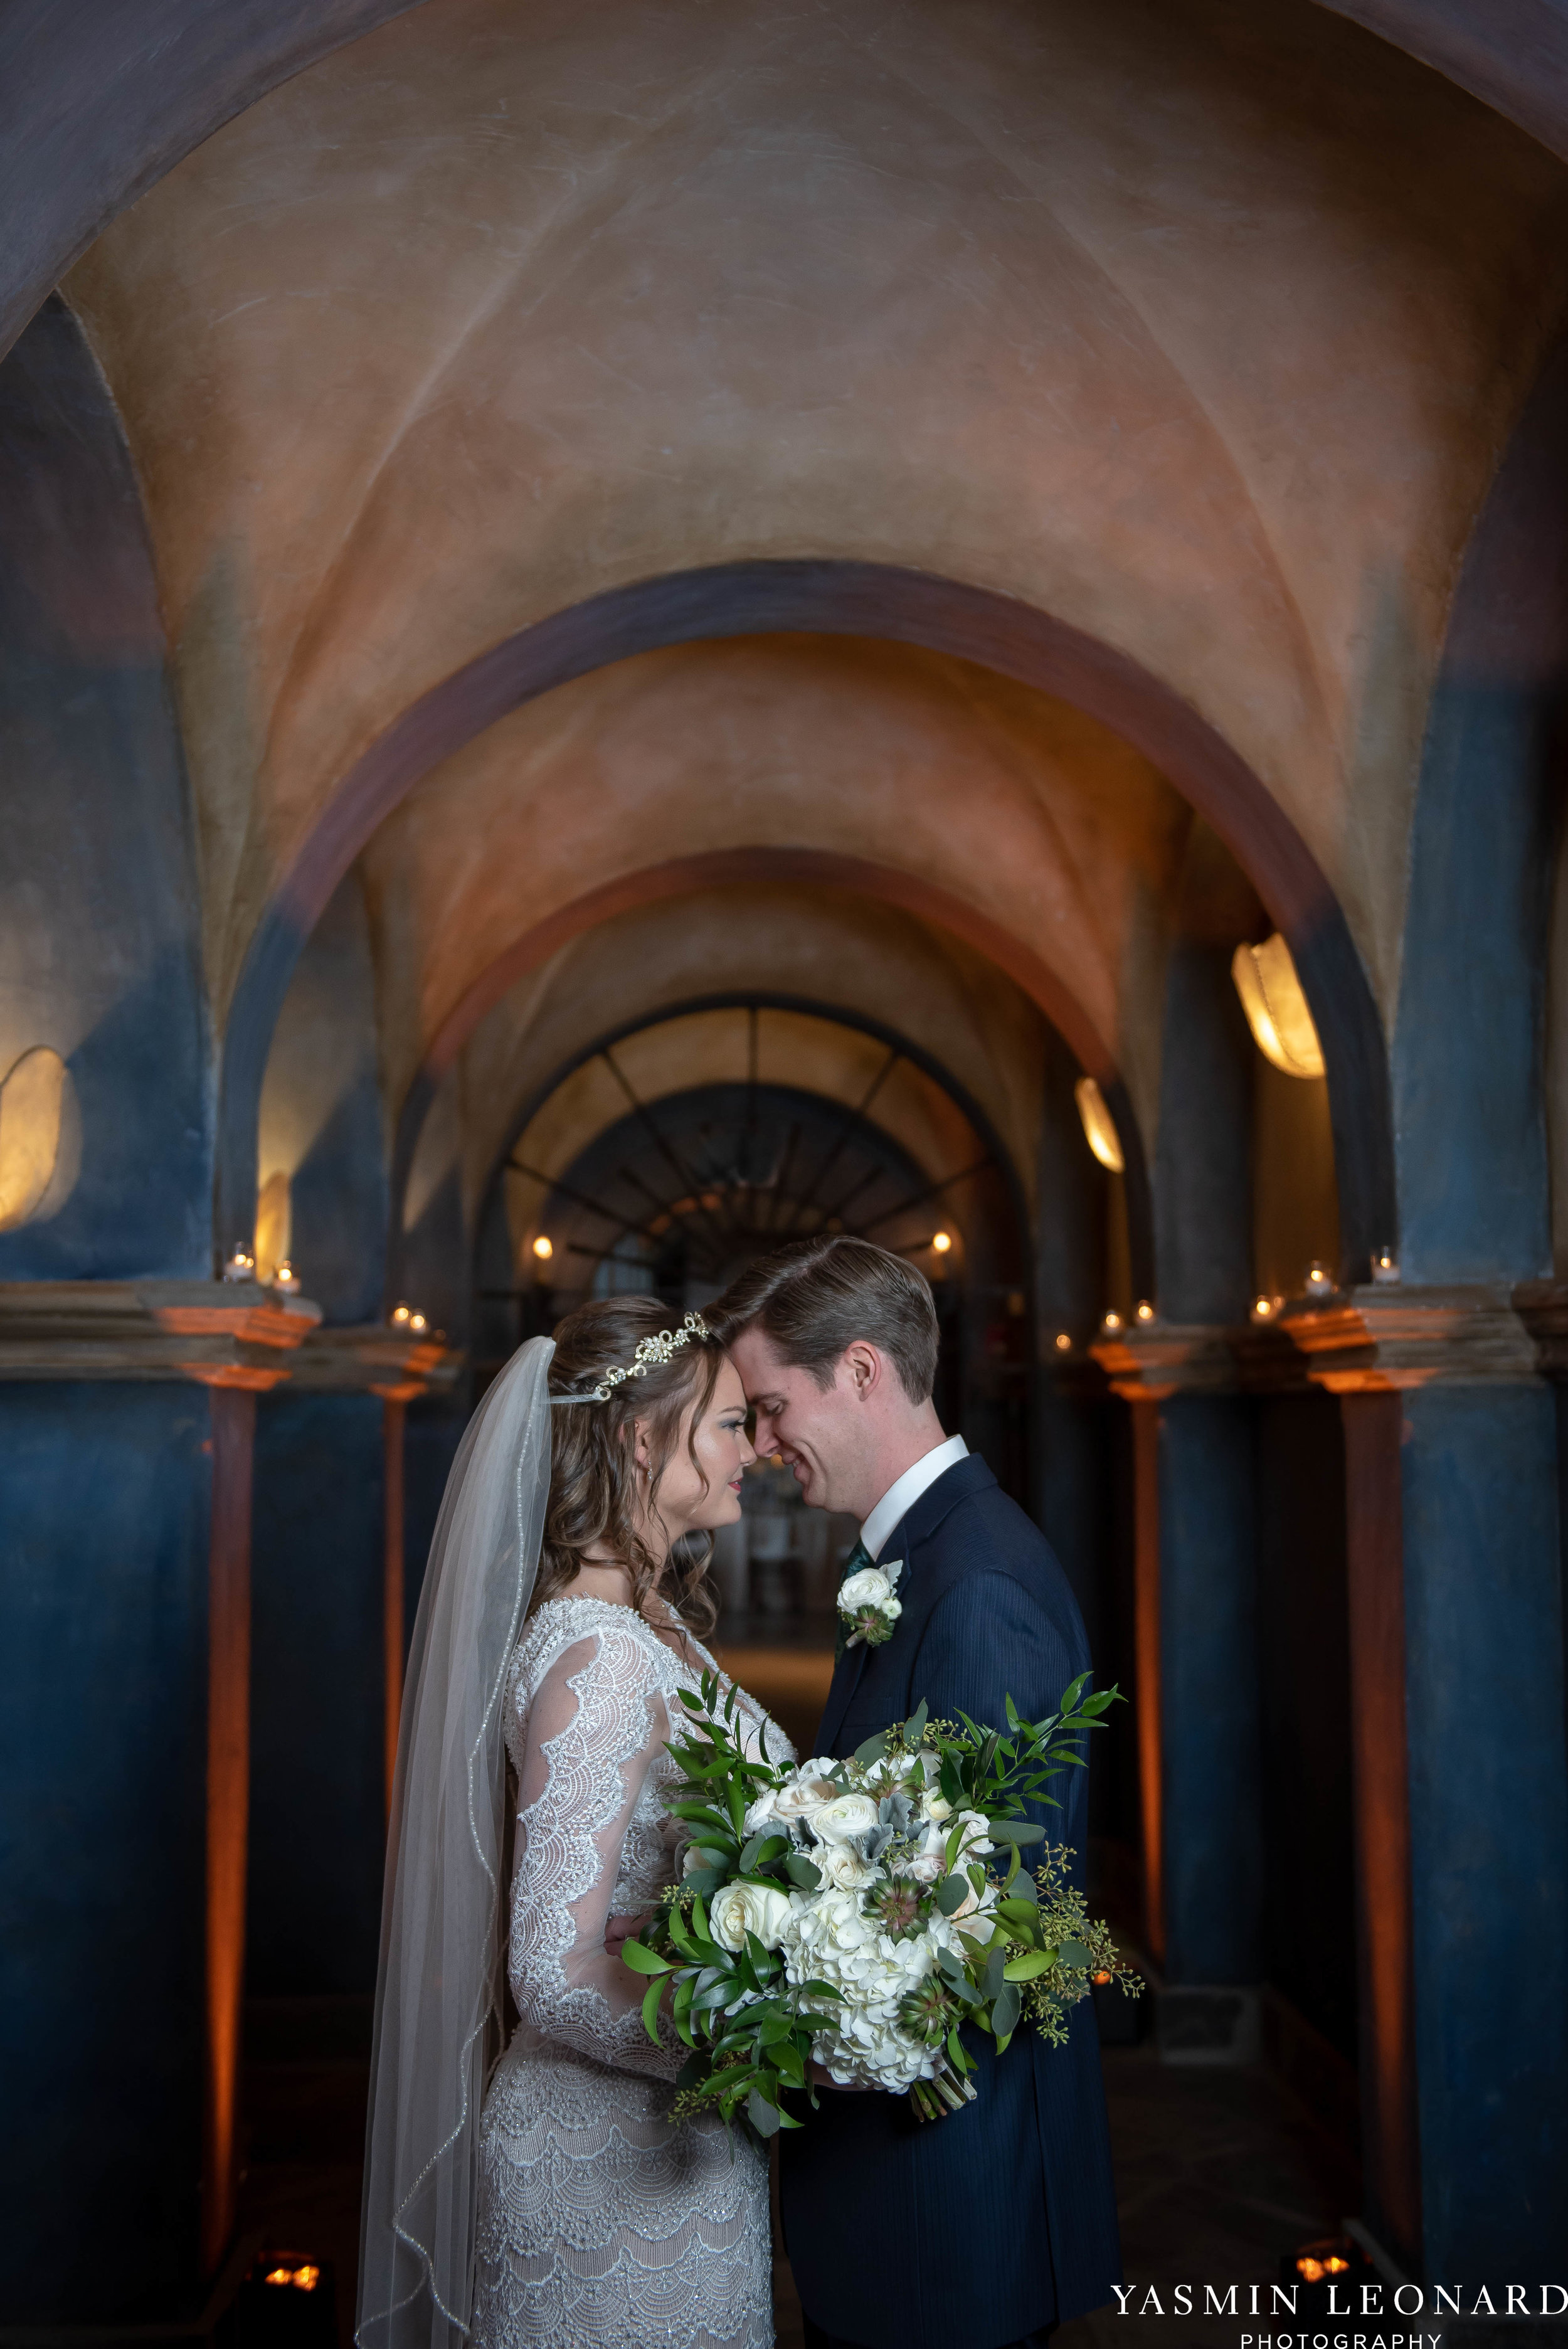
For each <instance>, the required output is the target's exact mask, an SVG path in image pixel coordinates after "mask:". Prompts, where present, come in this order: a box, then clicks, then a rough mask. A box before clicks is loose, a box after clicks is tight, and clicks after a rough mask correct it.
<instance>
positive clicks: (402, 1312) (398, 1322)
mask: <svg viewBox="0 0 1568 2349" xmlns="http://www.w3.org/2000/svg"><path fill="white" fill-rule="evenodd" d="M392 1319H393V1323H394V1325H395V1327H396V1328H397V1329H399V1330H400V1329H402V1327H403V1325H404V1323H405V1322H406V1321H407V1319H408V1308H407V1306H406V1305H395V1306H394V1307H393V1308H392Z"/></svg>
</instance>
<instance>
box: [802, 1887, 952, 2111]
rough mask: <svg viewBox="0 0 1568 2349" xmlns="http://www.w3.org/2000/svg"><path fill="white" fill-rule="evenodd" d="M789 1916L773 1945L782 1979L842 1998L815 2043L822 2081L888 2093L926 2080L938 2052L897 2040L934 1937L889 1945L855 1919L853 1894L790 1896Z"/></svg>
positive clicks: (932, 1953)
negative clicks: (828, 1989)
mask: <svg viewBox="0 0 1568 2349" xmlns="http://www.w3.org/2000/svg"><path fill="white" fill-rule="evenodd" d="M790 1910H791V1914H790V1917H789V1921H788V1923H787V1924H786V1925H785V1927H784V1929H783V1933H782V1936H781V1939H780V1943H779V1947H780V1949H781V1951H782V1952H783V1957H784V1971H785V1973H786V1976H787V1977H788V1979H789V1981H790V1982H829V1983H830V1984H831V1986H832V1987H833V1988H834V1989H835V1990H838V1991H841V1992H842V1993H843V1995H844V2004H843V2006H842V2007H841V2009H840V2010H839V2013H838V2017H837V2027H836V2028H835V2029H834V2030H833V2031H831V2032H824V2033H822V2034H821V2036H820V2038H819V2039H818V2041H817V2043H816V2050H815V2053H816V2056H817V2060H818V2062H819V2063H820V2064H824V2065H825V2066H826V2068H827V2071H828V2075H829V2076H830V2078H831V2079H834V2080H836V2081H837V2082H838V2083H839V2084H840V2085H841V2086H842V2087H855V2086H866V2087H876V2088H885V2089H889V2090H892V2091H898V2090H902V2089H904V2088H908V2087H911V2086H913V2084H914V2082H915V2081H916V2080H928V2079H930V2078H932V2076H933V2075H934V2073H935V2071H936V2069H937V2066H938V2064H939V2061H940V2050H937V2049H933V2048H929V2047H923V2046H920V2045H917V2044H915V2043H914V2042H913V2041H912V2040H911V2039H909V2038H908V2037H906V2036H905V2034H904V2032H903V2026H902V2024H901V2023H900V2020H899V2005H900V2002H901V2001H902V2000H903V1998H904V1997H905V1996H906V1995H907V1994H908V1992H910V1991H912V1990H913V1989H915V1988H916V1987H917V1986H918V1985H919V1984H920V1983H921V1982H923V1981H924V1979H925V1977H926V1975H927V1974H928V1973H930V1972H931V1971H932V1968H933V1967H934V1964H935V1962H936V1946H937V1936H936V1935H935V1934H934V1933H931V1932H926V1933H922V1934H920V1935H919V1936H918V1937H917V1938H915V1939H913V1940H903V1941H895V1940H893V1939H892V1935H891V1934H888V1933H883V1932H882V1931H881V1930H879V1929H878V1927H877V1926H876V1924H875V1923H874V1922H873V1921H872V1920H871V1919H869V1918H866V1917H862V1916H861V1902H860V1897H859V1895H858V1894H856V1893H854V1892H840V1891H832V1890H824V1891H822V1892H819V1893H816V1894H812V1895H810V1896H803V1895H801V1894H797V1895H796V1896H795V1898H794V1899H793V1900H792V1901H791V1902H790ZM944 1938H945V1937H944Z"/></svg>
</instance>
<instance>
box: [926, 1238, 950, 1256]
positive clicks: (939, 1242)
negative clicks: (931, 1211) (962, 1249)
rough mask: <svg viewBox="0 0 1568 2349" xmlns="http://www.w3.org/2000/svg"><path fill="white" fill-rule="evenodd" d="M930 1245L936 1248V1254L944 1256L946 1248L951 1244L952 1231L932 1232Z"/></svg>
mask: <svg viewBox="0 0 1568 2349" xmlns="http://www.w3.org/2000/svg"><path fill="white" fill-rule="evenodd" d="M931 1245H932V1247H934V1249H935V1250H936V1253H937V1255H938V1256H945V1255H946V1254H947V1251H948V1249H949V1248H950V1247H952V1246H953V1235H952V1233H951V1232H933V1233H932V1235H931Z"/></svg>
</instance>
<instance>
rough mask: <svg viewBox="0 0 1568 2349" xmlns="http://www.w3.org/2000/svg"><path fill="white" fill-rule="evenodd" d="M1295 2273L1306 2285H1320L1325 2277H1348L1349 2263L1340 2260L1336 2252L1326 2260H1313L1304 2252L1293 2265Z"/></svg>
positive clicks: (1308, 2253) (1309, 2254)
mask: <svg viewBox="0 0 1568 2349" xmlns="http://www.w3.org/2000/svg"><path fill="white" fill-rule="evenodd" d="M1295 2271H1296V2273H1297V2275H1298V2276H1300V2277H1301V2278H1302V2279H1303V2281H1304V2282H1306V2283H1321V2282H1323V2279H1324V2277H1325V2276H1336V2275H1348V2274H1349V2272H1350V2262H1349V2261H1348V2260H1342V2259H1341V2258H1340V2257H1339V2255H1338V2253H1337V2252H1336V2251H1335V2252H1331V2253H1330V2254H1329V2256H1328V2258H1327V2259H1326V2260H1315V2259H1314V2258H1313V2257H1312V2255H1311V2253H1310V2252H1304V2253H1303V2254H1302V2256H1301V2258H1300V2259H1299V2260H1297V2261H1296V2263H1295Z"/></svg>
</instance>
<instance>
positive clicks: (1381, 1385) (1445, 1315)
mask: <svg viewBox="0 0 1568 2349" xmlns="http://www.w3.org/2000/svg"><path fill="white" fill-rule="evenodd" d="M1278 1326H1279V1329H1280V1330H1281V1331H1282V1333H1283V1334H1284V1335H1285V1336H1287V1337H1288V1338H1289V1340H1290V1341H1291V1343H1292V1345H1293V1346H1295V1348H1296V1350H1297V1351H1298V1352H1299V1353H1301V1354H1302V1355H1303V1356H1305V1367H1306V1374H1307V1376H1308V1378H1309V1379H1310V1380H1311V1381H1312V1382H1313V1384H1314V1385H1315V1386H1320V1387H1324V1388H1326V1390H1327V1391H1328V1392H1329V1393H1331V1394H1368V1393H1387V1392H1400V1391H1403V1390H1406V1389H1408V1388H1414V1387H1426V1386H1435V1385H1442V1386H1477V1385H1494V1384H1497V1383H1500V1382H1501V1383H1507V1384H1515V1385H1517V1384H1520V1383H1522V1382H1525V1381H1530V1380H1532V1379H1533V1378H1535V1377H1536V1376H1537V1375H1538V1374H1539V1372H1540V1371H1541V1369H1542V1362H1541V1360H1540V1356H1539V1352H1538V1349H1537V1346H1536V1341H1535V1340H1534V1338H1533V1336H1532V1333H1531V1330H1530V1329H1529V1328H1528V1326H1527V1325H1526V1323H1525V1321H1524V1319H1522V1316H1521V1314H1520V1313H1519V1312H1518V1311H1517V1310H1516V1309H1515V1306H1514V1302H1513V1294H1512V1291H1511V1289H1510V1288H1506V1287H1504V1286H1501V1284H1500V1285H1498V1286H1496V1287H1491V1286H1487V1285H1484V1284H1481V1283H1475V1284H1464V1285H1458V1284H1456V1285H1455V1286H1452V1287H1445V1288H1437V1287H1434V1288H1414V1287H1412V1288H1405V1287H1402V1286H1400V1285H1398V1284H1397V1283H1388V1284H1382V1283H1377V1284H1374V1285H1372V1286H1370V1287H1367V1288H1353V1289H1350V1290H1347V1291H1346V1292H1344V1293H1342V1294H1341V1295H1340V1296H1338V1297H1336V1299H1334V1300H1333V1301H1332V1302H1329V1303H1326V1304H1324V1305H1322V1306H1318V1307H1311V1308H1305V1309H1300V1310H1297V1309H1295V1308H1293V1307H1290V1306H1287V1307H1286V1308H1285V1310H1284V1313H1283V1314H1282V1315H1281V1317H1280V1320H1279V1324H1278ZM1564 1327H1565V1329H1568V1319H1565V1321H1564Z"/></svg>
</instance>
